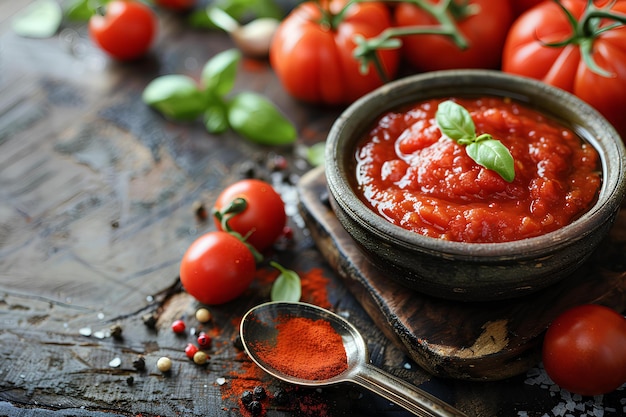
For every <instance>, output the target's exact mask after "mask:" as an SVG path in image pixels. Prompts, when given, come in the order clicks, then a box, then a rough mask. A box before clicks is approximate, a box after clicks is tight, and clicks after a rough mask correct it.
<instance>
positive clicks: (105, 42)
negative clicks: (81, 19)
mask: <svg viewBox="0 0 626 417" xmlns="http://www.w3.org/2000/svg"><path fill="white" fill-rule="evenodd" d="M156 31H157V18H156V15H155V14H154V12H153V11H152V9H150V7H148V6H146V5H145V4H144V3H141V2H139V1H133V0H127V1H125V0H114V1H112V2H110V3H108V4H107V5H106V9H105V12H104V15H99V14H96V15H93V16H92V17H91V18H90V19H89V35H90V36H91V38H92V39H93V40H94V42H95V43H96V44H97V45H98V46H100V48H102V49H103V50H104V51H105V52H106V53H108V54H109V55H111V56H112V57H113V58H116V59H119V60H123V61H125V60H131V59H136V58H139V57H141V56H143V55H144V54H145V53H146V52H147V51H148V49H149V48H150V46H151V45H152V41H153V40H154V38H155V36H156Z"/></svg>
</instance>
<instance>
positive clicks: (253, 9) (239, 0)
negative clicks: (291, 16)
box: [213, 0, 285, 22]
mask: <svg viewBox="0 0 626 417" xmlns="http://www.w3.org/2000/svg"><path fill="white" fill-rule="evenodd" d="M213 6H215V7H219V8H220V9H222V10H224V11H225V12H226V13H228V14H229V15H231V16H232V17H233V18H235V19H236V20H238V21H240V22H241V21H244V20H250V19H253V18H259V17H273V18H275V19H281V18H282V17H284V14H285V13H284V12H283V10H282V9H281V8H280V7H279V6H278V2H277V1H276V0H215V1H214V2H213Z"/></svg>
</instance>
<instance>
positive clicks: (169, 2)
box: [154, 0, 196, 12]
mask: <svg viewBox="0 0 626 417" xmlns="http://www.w3.org/2000/svg"><path fill="white" fill-rule="evenodd" d="M154 3H155V4H156V5H157V6H160V7H163V8H165V9H169V10H173V11H175V12H184V11H187V10H190V9H191V8H192V7H193V6H194V5H195V4H196V0H154Z"/></svg>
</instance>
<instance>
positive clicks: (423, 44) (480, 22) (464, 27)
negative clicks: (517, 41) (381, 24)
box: [395, 0, 513, 71]
mask: <svg viewBox="0 0 626 417" xmlns="http://www.w3.org/2000/svg"><path fill="white" fill-rule="evenodd" d="M426 2H428V3H429V4H431V5H435V4H438V3H442V2H441V1H439V0H426ZM465 3H467V4H465ZM446 16H447V18H448V19H449V20H450V22H452V23H453V24H454V25H455V26H456V28H457V30H458V31H459V32H460V34H461V35H462V36H463V37H464V38H465V40H466V41H467V43H468V46H467V48H466V49H460V48H459V46H457V45H456V44H455V43H454V42H453V40H452V39H451V38H450V37H449V36H444V35H438V34H419V35H408V36H405V37H403V38H402V42H403V47H402V52H403V54H404V58H405V59H406V60H407V61H408V62H409V63H410V64H411V65H412V66H414V67H415V68H416V69H418V70H420V71H435V70H441V69H455V68H499V66H500V60H501V56H502V55H501V54H502V47H503V45H504V39H505V38H506V33H507V31H508V29H509V27H510V26H511V23H512V22H513V11H512V8H511V4H510V3H509V2H508V1H493V0H470V1H460V0H453V1H452V2H451V3H450V6H449V10H448V11H447V12H446ZM395 20H396V24H397V25H398V26H399V27H407V26H418V27H425V26H433V25H439V24H440V23H439V22H438V21H437V20H436V19H435V18H434V17H433V16H432V14H430V13H429V12H428V11H427V10H425V9H423V8H421V7H418V6H416V5H415V4H411V3H404V2H403V3H400V4H398V6H397V7H396V9H395Z"/></svg>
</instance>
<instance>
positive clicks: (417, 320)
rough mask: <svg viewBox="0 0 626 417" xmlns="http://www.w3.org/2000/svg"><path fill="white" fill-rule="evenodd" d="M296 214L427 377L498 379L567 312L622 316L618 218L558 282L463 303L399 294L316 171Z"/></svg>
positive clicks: (623, 231) (530, 360)
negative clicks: (599, 309) (582, 308)
mask: <svg viewBox="0 0 626 417" xmlns="http://www.w3.org/2000/svg"><path fill="white" fill-rule="evenodd" d="M298 187H299V193H300V212H301V214H302V216H303V218H304V220H305V222H306V223H307V226H308V227H309V229H310V231H311V234H312V237H313V239H314V240H315V242H316V244H317V246H318V248H319V250H320V252H321V253H322V255H323V256H324V257H325V259H326V260H327V261H328V262H329V264H330V265H331V267H332V268H333V269H334V270H335V271H336V272H337V273H338V275H339V276H340V277H341V278H342V280H343V281H344V282H345V284H346V286H347V287H348V288H349V289H350V291H351V292H352V293H353V294H354V295H355V297H356V298H357V299H358V301H359V302H360V303H361V305H362V306H363V308H364V309H365V310H366V311H367V313H368V314H369V315H370V316H371V317H372V319H373V320H374V322H375V323H376V324H377V326H378V327H379V328H380V329H381V331H382V332H384V334H385V335H386V336H387V337H389V338H390V339H392V340H393V341H394V342H395V343H396V344H397V345H398V346H399V347H400V348H402V349H404V350H405V351H406V353H407V354H408V355H409V356H410V357H411V358H412V359H413V360H414V361H415V362H417V363H418V364H419V365H420V366H422V367H423V368H424V369H426V370H427V371H429V372H431V373H432V374H434V375H437V376H441V377H449V378H456V379H465V380H499V379H504V378H508V377H511V376H514V375H518V374H520V373H523V372H525V371H527V370H528V369H529V368H531V367H533V366H535V365H537V364H538V363H539V361H540V352H541V342H542V337H543V333H544V331H545V329H546V327H547V326H548V324H549V323H550V322H551V321H552V320H553V319H554V318H555V317H556V316H557V315H558V314H560V313H561V312H563V311H564V310H566V309H567V308H569V307H572V306H574V305H578V304H584V303H598V304H603V305H606V306H609V307H612V308H614V309H616V310H617V311H620V312H623V311H624V310H626V265H625V264H624V261H623V259H624V254H626V213H625V211H626V210H624V209H622V210H621V212H620V214H619V216H618V219H617V221H616V223H615V225H614V226H613V229H612V231H611V234H610V236H609V237H608V238H607V240H606V241H605V242H604V243H603V244H602V245H601V247H600V249H599V250H598V251H597V252H596V255H594V256H592V258H591V259H590V260H589V261H588V262H587V263H586V264H585V265H584V266H583V267H582V268H581V270H579V271H578V272H577V273H575V274H573V275H572V276H570V277H568V278H566V279H564V280H563V281H561V282H560V283H558V284H556V285H554V286H552V287H549V288H547V289H544V290H542V291H540V292H536V293H533V294H530V295H527V296H524V297H522V298H516V299H512V300H506V301H501V302H500V301H498V302H481V303H463V302H458V301H448V300H442V299H438V298H433V297H431V296H427V295H424V294H421V293H419V292H417V291H414V290H410V289H407V288H405V287H403V286H401V285H400V284H398V283H396V282H395V281H393V280H392V279H389V278H388V277H387V276H385V273H384V272H383V271H381V270H379V269H378V268H376V267H375V266H374V265H373V264H372V263H371V262H370V261H369V260H368V259H367V257H366V256H365V254H364V253H363V252H361V250H360V248H359V246H358V245H357V243H356V242H355V241H354V240H353V239H352V238H351V237H350V235H349V234H348V233H347V232H346V231H345V230H344V229H343V228H342V226H341V225H340V224H339V221H338V220H337V218H336V217H335V215H334V213H333V211H332V209H331V208H330V206H329V204H328V198H327V197H328V191H327V188H326V177H325V175H324V171H323V169H322V168H317V169H314V170H312V171H310V172H309V173H307V174H306V175H305V176H304V177H303V178H302V179H301V181H300V183H299V186H298Z"/></svg>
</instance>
